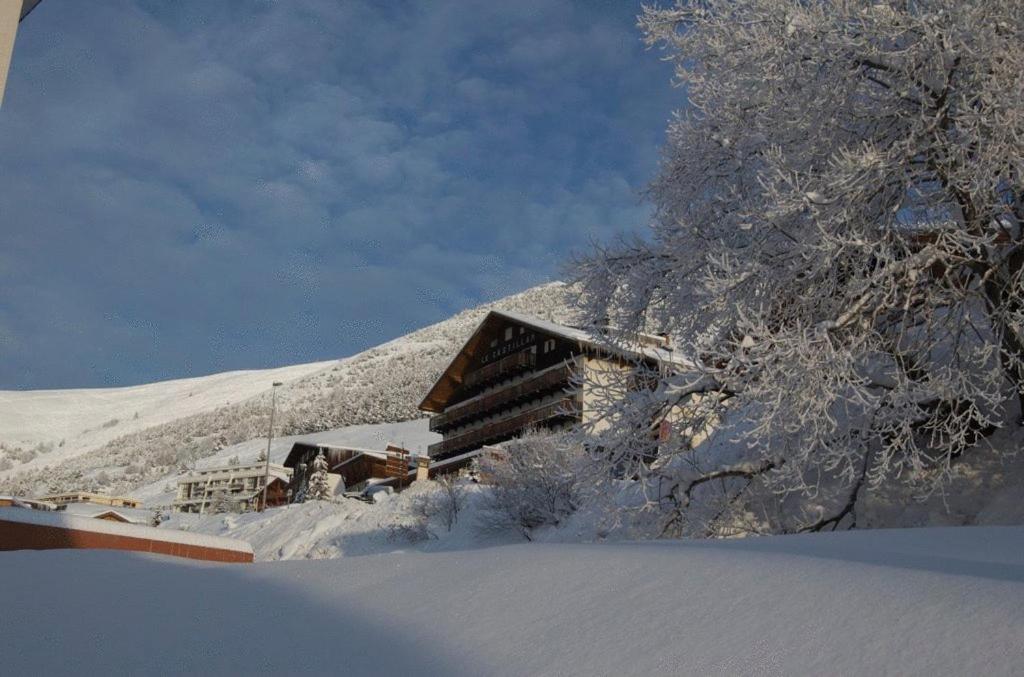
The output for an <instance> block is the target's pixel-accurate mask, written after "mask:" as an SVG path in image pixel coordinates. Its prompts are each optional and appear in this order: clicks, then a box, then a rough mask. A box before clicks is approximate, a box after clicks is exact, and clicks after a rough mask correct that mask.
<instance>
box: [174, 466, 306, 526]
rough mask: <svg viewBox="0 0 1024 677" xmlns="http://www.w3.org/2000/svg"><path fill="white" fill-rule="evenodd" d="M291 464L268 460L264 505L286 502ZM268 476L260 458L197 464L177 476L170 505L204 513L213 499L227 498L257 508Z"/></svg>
mask: <svg viewBox="0 0 1024 677" xmlns="http://www.w3.org/2000/svg"><path fill="white" fill-rule="evenodd" d="M291 476H292V471H291V468H286V467H284V466H282V465H278V464H277V463H271V464H270V470H269V482H270V483H269V485H268V486H267V506H268V507H275V506H279V505H285V504H287V503H288V497H289V495H288V484H289V482H290V481H291ZM267 477H268V471H267V466H266V464H265V463H264V462H263V461H259V462H256V463H250V464H248V465H221V466H215V467H210V468H198V469H196V470H193V471H192V472H190V473H189V474H188V475H185V476H184V477H182V478H180V479H179V480H178V493H177V496H176V497H175V500H174V503H173V506H174V509H175V510H177V511H179V512H197V513H204V512H207V511H208V510H210V508H211V507H213V504H214V503H215V502H218V501H221V500H224V499H226V500H228V501H230V502H231V503H232V504H233V506H234V507H237V508H238V509H242V510H257V509H259V507H260V505H261V502H262V500H263V482H264V479H265V478H267Z"/></svg>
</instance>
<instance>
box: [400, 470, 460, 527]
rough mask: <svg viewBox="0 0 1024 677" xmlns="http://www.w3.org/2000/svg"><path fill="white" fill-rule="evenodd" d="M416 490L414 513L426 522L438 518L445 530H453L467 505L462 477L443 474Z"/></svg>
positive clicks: (413, 504) (413, 500)
mask: <svg viewBox="0 0 1024 677" xmlns="http://www.w3.org/2000/svg"><path fill="white" fill-rule="evenodd" d="M417 490H418V491H417ZM414 491H417V493H416V495H415V496H414V497H413V498H412V502H411V510H412V513H413V515H414V516H416V517H417V518H419V519H421V520H422V521H423V522H424V523H429V522H430V521H431V520H433V519H436V520H438V521H439V522H440V523H441V525H442V526H444V528H445V531H451V530H452V527H453V526H455V523H456V522H457V521H458V520H459V513H461V512H462V509H463V508H464V507H465V506H466V499H467V495H466V487H465V485H464V484H463V481H462V479H461V478H460V477H459V476H458V475H456V474H447V475H441V476H439V477H437V478H436V479H435V480H433V481H431V482H430V483H429V484H428V486H427V487H424V488H423V489H419V487H416V488H414Z"/></svg>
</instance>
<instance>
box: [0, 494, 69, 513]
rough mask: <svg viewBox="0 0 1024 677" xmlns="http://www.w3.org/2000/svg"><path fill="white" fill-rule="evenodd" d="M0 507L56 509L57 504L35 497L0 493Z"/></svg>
mask: <svg viewBox="0 0 1024 677" xmlns="http://www.w3.org/2000/svg"><path fill="white" fill-rule="evenodd" d="M0 508H27V509H29V510H56V509H57V506H56V505H54V504H53V503H49V502H47V501H40V500H38V499H35V498H21V497H19V496H5V495H0Z"/></svg>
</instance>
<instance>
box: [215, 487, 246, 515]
mask: <svg viewBox="0 0 1024 677" xmlns="http://www.w3.org/2000/svg"><path fill="white" fill-rule="evenodd" d="M238 507H239V506H238V501H236V500H235V499H234V498H233V497H232V496H231V495H230V494H228V493H227V492H226V491H217V492H215V493H214V494H213V496H211V497H210V512H212V513H214V514H221V513H226V512H237V511H238Z"/></svg>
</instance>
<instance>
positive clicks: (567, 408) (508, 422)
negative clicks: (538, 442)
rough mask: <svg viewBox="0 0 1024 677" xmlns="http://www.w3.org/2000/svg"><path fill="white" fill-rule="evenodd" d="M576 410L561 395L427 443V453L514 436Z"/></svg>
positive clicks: (573, 415) (577, 411)
mask: <svg viewBox="0 0 1024 677" xmlns="http://www.w3.org/2000/svg"><path fill="white" fill-rule="evenodd" d="M580 414H581V407H580V403H579V402H578V401H577V400H576V398H575V397H565V398H562V399H560V400H557V401H555V402H551V403H550V404H546V405H544V406H541V407H536V408H534V409H528V410H526V411H523V412H520V413H518V414H514V415H512V416H509V417H508V418H503V419H500V420H497V421H493V422H491V423H486V424H484V425H482V426H480V427H479V428H473V429H472V430H467V431H466V432H464V433H461V434H459V435H455V436H453V437H449V438H448V439H446V440H443V441H441V442H437V443H435V444H431V445H430V446H429V447H427V454H428V455H429V456H432V457H434V456H445V455H448V454H452V453H455V452H458V451H465V450H469V449H473V448H476V447H480V446H483V445H485V444H491V443H494V442H501V441H504V440H507V439H510V438H511V437H514V436H515V435H516V434H517V433H520V432H522V431H523V430H525V429H526V428H529V427H530V426H533V425H538V424H540V423H545V422H548V421H552V420H555V419H559V418H579V416H580Z"/></svg>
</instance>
